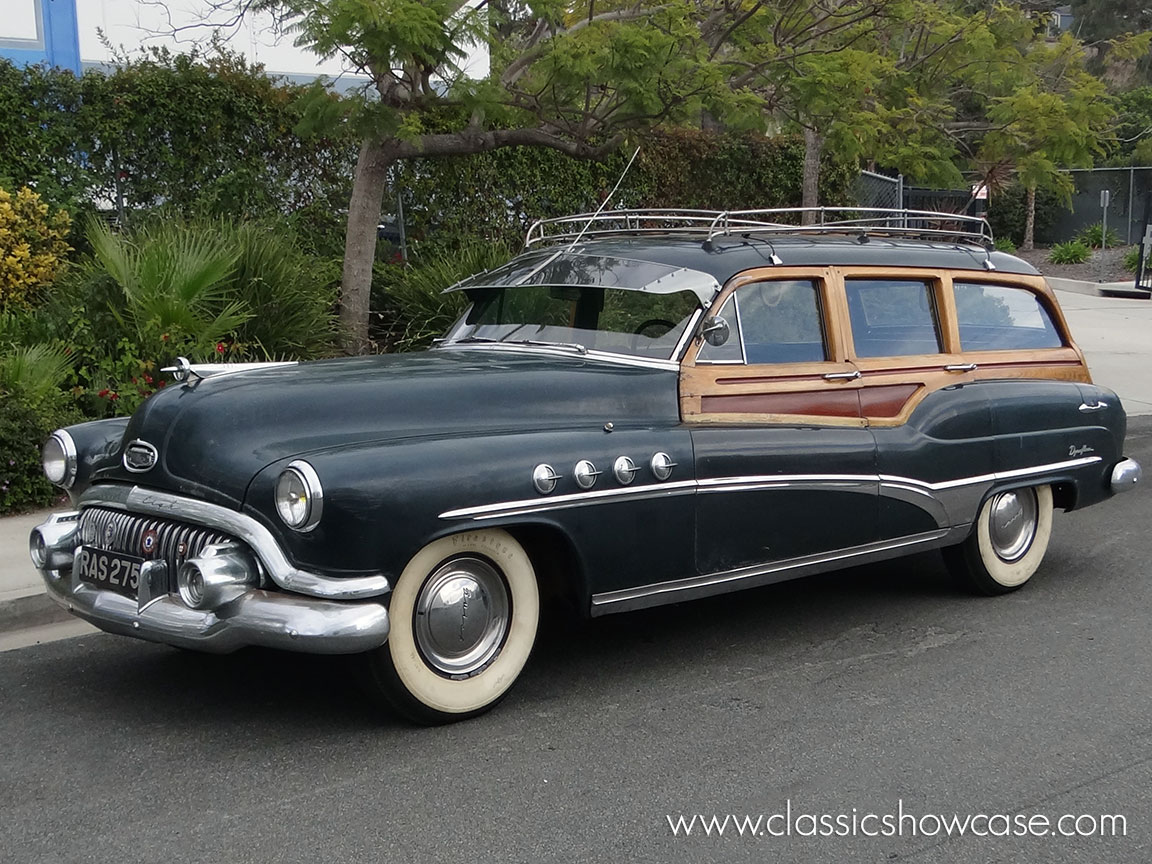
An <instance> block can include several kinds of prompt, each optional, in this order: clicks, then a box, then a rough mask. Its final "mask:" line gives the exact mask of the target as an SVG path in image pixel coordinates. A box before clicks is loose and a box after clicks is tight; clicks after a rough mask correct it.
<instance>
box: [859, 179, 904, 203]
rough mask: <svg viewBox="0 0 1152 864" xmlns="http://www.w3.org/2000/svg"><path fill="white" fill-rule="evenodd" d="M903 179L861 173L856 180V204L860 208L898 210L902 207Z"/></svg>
mask: <svg viewBox="0 0 1152 864" xmlns="http://www.w3.org/2000/svg"><path fill="white" fill-rule="evenodd" d="M903 202H904V178H903V176H899V177H885V176H884V175H883V174H876V173H875V172H873V171H861V172H860V176H859V177H857V178H856V203H857V204H858V205H859V206H861V207H875V208H877V209H881V210H899V209H901V208H902V207H903V206H904V203H903Z"/></svg>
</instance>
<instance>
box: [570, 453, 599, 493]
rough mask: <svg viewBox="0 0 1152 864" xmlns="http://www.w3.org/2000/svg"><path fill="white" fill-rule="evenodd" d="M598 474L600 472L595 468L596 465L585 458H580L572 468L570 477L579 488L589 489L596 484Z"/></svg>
mask: <svg viewBox="0 0 1152 864" xmlns="http://www.w3.org/2000/svg"><path fill="white" fill-rule="evenodd" d="M599 476H600V472H599V471H597V470H596V466H595V465H593V464H592V463H591V462H589V461H588V460H587V459H581V460H580V461H579V462H577V463H576V467H575V468H574V469H573V470H572V477H573V478H574V479H575V480H576V485H577V486H579V487H580V488H581V489H591V488H592V487H593V486H595V485H596V478H597V477H599Z"/></svg>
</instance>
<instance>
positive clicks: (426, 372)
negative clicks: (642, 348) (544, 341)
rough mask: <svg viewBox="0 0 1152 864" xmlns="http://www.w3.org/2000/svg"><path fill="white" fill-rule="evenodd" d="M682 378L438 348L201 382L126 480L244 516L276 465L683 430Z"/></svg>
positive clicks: (575, 360) (155, 415) (169, 396)
mask: <svg viewBox="0 0 1152 864" xmlns="http://www.w3.org/2000/svg"><path fill="white" fill-rule="evenodd" d="M677 399H678V394H677V373H676V372H675V371H672V370H668V369H660V368H650V367H639V366H625V365H623V364H617V363H611V362H605V361H602V360H596V359H590V358H587V357H581V356H575V355H574V356H573V357H571V358H568V357H562V356H557V355H554V354H549V355H543V354H540V353H537V354H532V353H529V352H524V353H516V352H512V351H508V352H505V351H493V350H458V349H450V350H434V351H426V352H419V353H413V354H393V355H380V356H374V357H352V358H346V359H339V360H324V361H319V362H314V363H302V364H299V365H295V366H281V367H277V368H270V369H259V370H252V371H248V372H240V373H234V374H227V375H219V376H213V377H210V378H205V379H202V380H194V381H192V382H190V383H187V384H183V385H179V386H177V385H172V386H169V387H167V388H165V389H164V390H162V391H160V392H159V393H157V394H156V395H155V396H153V397H152V398H151V399H149V400H148V401H147V402H145V403H144V404H143V405H142V406H141V407H140V408H139V410H137V412H136V413H135V414H134V415H133V416H132V419H131V421H130V422H129V424H128V428H127V430H126V431H125V433H124V439H123V443H124V444H127V443H128V442H130V441H134V440H136V439H141V440H144V441H147V442H148V443H150V444H152V445H153V446H155V447H156V448H157V450H158V451H159V461H158V463H157V465H156V466H155V467H154V468H152V469H151V470H150V471H147V472H145V473H136V474H134V473H129V472H128V471H126V470H125V469H124V468H123V466H122V465H120V463H119V461H118V459H119V454H117V462H116V463H115V464H113V465H108V466H106V467H104V468H103V469H101V470H99V471H98V472H97V473H96V477H95V479H100V480H120V481H124V482H131V483H137V484H140V485H146V486H150V487H155V488H163V489H168V490H170V491H175V492H178V493H180V494H188V495H195V496H197V497H202V498H206V499H208V500H213V501H216V502H218V503H224V504H227V505H230V506H238V505H239V504H241V503H242V502H243V499H244V493H245V490H246V489H247V486H248V483H249V481H250V480H251V479H252V477H253V476H254V475H255V474H256V473H257V472H259V471H260V470H261V469H262V468H264V467H265V466H267V465H269V464H271V463H273V462H276V461H278V460H281V459H286V458H288V457H293V456H302V455H305V454H307V453H309V452H311V451H315V450H320V449H325V450H326V449H331V448H335V447H340V446H346V445H351V444H363V443H366V442H373V441H379V442H381V443H385V442H388V441H395V440H400V439H404V438H413V437H422V436H444V435H453V436H459V435H474V434H482V433H490V432H501V431H517V432H522V431H525V430H530V429H548V428H557V429H570V428H578V427H581V426H587V425H589V424H591V425H597V426H602V425H603V424H604V423H607V422H612V423H614V424H616V425H617V426H627V425H651V424H668V423H677V422H679V405H678V401H677Z"/></svg>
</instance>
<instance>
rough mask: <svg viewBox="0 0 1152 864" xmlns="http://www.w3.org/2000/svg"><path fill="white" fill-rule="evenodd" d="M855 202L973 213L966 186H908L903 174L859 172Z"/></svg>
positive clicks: (943, 211) (862, 205)
mask: <svg viewBox="0 0 1152 864" xmlns="http://www.w3.org/2000/svg"><path fill="white" fill-rule="evenodd" d="M856 203H857V205H859V206H860V207H876V208H878V209H890V210H903V209H905V208H906V209H908V210H932V211H935V212H937V213H967V214H969V215H974V208H973V204H974V202H973V200H972V193H971V191H970V190H968V189H930V188H928V187H925V186H909V185H908V184H906V183H905V182H904V176H903V175H902V174H898V175H896V176H895V177H887V176H885V175H884V174H877V173H875V172H873V171H861V172H860V176H859V177H857V178H856Z"/></svg>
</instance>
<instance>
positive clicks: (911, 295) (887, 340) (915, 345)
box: [844, 279, 940, 357]
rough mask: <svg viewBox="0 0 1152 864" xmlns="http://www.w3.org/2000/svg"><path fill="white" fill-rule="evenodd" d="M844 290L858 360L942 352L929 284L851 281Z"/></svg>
mask: <svg viewBox="0 0 1152 864" xmlns="http://www.w3.org/2000/svg"><path fill="white" fill-rule="evenodd" d="M844 290H845V293H846V294H847V296H848V313H849V316H850V317H851V319H852V341H853V342H854V343H855V346H856V356H857V357H905V356H908V355H914V354H938V353H940V327H939V325H938V324H937V318H936V304H935V302H934V301H933V297H932V286H931V285H930V284H929V283H927V282H924V281H923V280H920V279H848V280H846V281H845V283H844Z"/></svg>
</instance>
